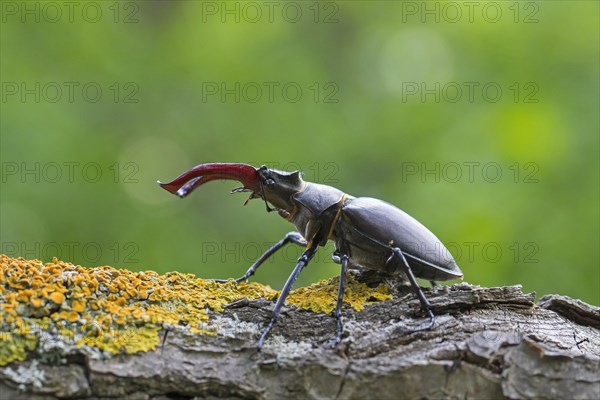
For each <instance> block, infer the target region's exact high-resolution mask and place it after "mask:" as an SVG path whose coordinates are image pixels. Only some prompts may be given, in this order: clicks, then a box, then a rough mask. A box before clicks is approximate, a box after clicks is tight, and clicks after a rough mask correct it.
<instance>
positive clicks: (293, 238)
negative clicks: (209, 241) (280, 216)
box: [213, 231, 306, 283]
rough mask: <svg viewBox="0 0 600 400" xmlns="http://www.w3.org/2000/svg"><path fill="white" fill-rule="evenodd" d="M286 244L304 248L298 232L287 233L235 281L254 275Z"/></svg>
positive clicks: (303, 242)
mask: <svg viewBox="0 0 600 400" xmlns="http://www.w3.org/2000/svg"><path fill="white" fill-rule="evenodd" d="M288 243H295V244H297V245H300V246H303V247H306V240H304V238H303V237H302V235H300V234H299V233H298V232H294V231H292V232H288V233H287V234H286V235H285V236H284V237H283V239H281V240H280V241H279V242H277V243H275V244H274V245H273V246H271V247H270V248H269V249H268V250H267V251H265V252H264V254H263V255H262V256H260V257H259V258H258V260H256V261H255V262H254V264H252V265H251V266H250V268H248V271H246V273H245V274H244V275H242V276H240V277H239V278H237V279H236V280H235V281H236V282H238V283H239V282H243V281H245V280H246V279H248V278H250V277H251V276H252V275H254V274H255V273H256V270H257V269H258V267H260V266H261V265H262V263H264V262H265V261H267V259H268V258H269V257H271V256H272V255H273V254H275V252H277V250H279V249H281V248H282V247H283V246H285V245H286V244H288ZM213 280H214V281H215V282H219V283H225V282H228V281H229V280H228V279H213Z"/></svg>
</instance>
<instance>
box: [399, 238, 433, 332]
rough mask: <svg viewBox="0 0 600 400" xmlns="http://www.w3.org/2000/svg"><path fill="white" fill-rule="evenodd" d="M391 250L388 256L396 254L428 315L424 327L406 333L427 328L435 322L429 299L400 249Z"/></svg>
mask: <svg viewBox="0 0 600 400" xmlns="http://www.w3.org/2000/svg"><path fill="white" fill-rule="evenodd" d="M392 251H393V253H392V255H391V256H390V258H391V257H394V256H396V257H398V258H399V259H400V261H401V262H400V264H401V265H402V267H403V268H404V273H405V274H406V276H407V277H408V280H409V281H410V284H411V286H412V287H413V289H414V290H415V293H416V294H417V297H418V298H419V301H420V302H421V307H422V308H423V310H424V311H425V312H426V313H427V316H428V317H429V323H428V324H427V325H425V326H424V327H420V328H415V329H411V330H409V331H408V333H413V332H420V331H426V330H429V329H431V328H432V327H433V325H434V324H435V315H433V312H432V311H431V303H430V302H429V300H427V297H425V293H423V290H422V289H421V287H420V286H419V283H418V282H417V279H416V278H415V275H414V274H413V272H412V268H411V267H410V265H409V264H408V261H406V257H404V254H403V253H402V250H400V249H399V248H398V247H394V248H393V249H392Z"/></svg>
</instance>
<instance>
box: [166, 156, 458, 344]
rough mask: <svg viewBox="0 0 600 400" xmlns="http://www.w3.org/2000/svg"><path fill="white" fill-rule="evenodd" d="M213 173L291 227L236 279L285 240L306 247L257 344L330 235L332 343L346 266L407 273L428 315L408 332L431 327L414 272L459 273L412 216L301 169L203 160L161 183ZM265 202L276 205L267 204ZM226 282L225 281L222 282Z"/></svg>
mask: <svg viewBox="0 0 600 400" xmlns="http://www.w3.org/2000/svg"><path fill="white" fill-rule="evenodd" d="M217 179H221V180H222V179H228V180H237V181H240V182H241V183H242V184H243V186H241V187H238V188H235V189H233V190H232V191H231V193H237V192H250V197H249V198H248V199H247V200H246V201H245V202H244V205H246V204H247V203H248V201H249V200H251V199H258V198H260V199H262V200H264V202H265V205H266V207H267V211H269V212H271V211H277V212H278V213H279V215H280V216H281V217H283V218H285V219H286V220H288V221H289V222H291V223H293V224H294V225H295V226H296V229H297V230H298V232H294V231H292V232H289V233H288V234H286V235H285V237H284V238H283V239H282V240H280V241H279V242H277V243H276V244H275V245H273V246H272V247H271V248H270V249H269V250H267V251H266V252H265V253H264V254H263V255H262V256H261V257H259V258H258V260H256V262H254V264H252V265H251V266H250V268H249V269H248V271H247V272H246V273H245V274H244V275H243V276H241V277H240V278H238V279H236V281H237V282H241V281H244V280H246V279H248V278H249V277H250V276H252V275H254V273H255V272H256V270H257V269H258V267H260V265H261V264H262V263H263V262H264V261H265V260H266V259H268V258H269V257H270V256H271V255H273V254H274V253H275V252H276V251H277V250H279V249H281V248H282V247H283V246H285V245H286V244H288V243H295V244H298V245H300V246H304V247H306V250H305V251H304V252H303V254H302V256H301V257H300V258H299V259H298V263H297V264H296V267H295V268H294V270H293V272H292V274H291V275H290V276H289V278H288V280H287V282H286V283H285V286H284V287H283V289H282V290H281V295H280V296H279V298H278V300H277V303H276V304H275V308H274V310H273V314H272V317H271V320H270V322H269V324H268V325H267V328H266V329H265V330H264V332H263V333H262V335H261V336H260V339H259V341H258V349H259V350H260V348H261V347H262V345H263V343H264V341H265V338H266V337H267V335H268V334H269V332H270V331H271V329H272V328H273V325H274V324H275V322H276V321H277V318H278V317H279V313H280V312H281V308H282V306H283V305H284V303H285V299H286V298H287V296H288V294H289V293H290V290H291V289H292V285H293V284H294V281H295V280H296V278H297V277H298V275H299V274H300V272H301V271H302V269H304V267H306V265H307V264H308V263H309V262H310V260H311V259H312V258H313V256H314V255H315V253H316V251H317V248H318V247H319V246H324V245H325V244H326V243H327V241H328V240H333V241H334V242H335V252H334V254H333V258H334V261H336V262H337V263H339V264H341V274H340V283H339V288H338V297H337V303H336V308H335V312H334V316H335V319H336V323H337V330H336V335H335V337H334V338H333V344H334V345H335V344H338V343H339V342H340V339H341V334H342V322H341V309H342V300H343V295H344V288H345V284H346V273H347V271H348V269H349V268H351V269H362V270H367V271H369V270H371V271H380V272H383V273H387V274H392V275H398V274H404V275H405V276H406V278H408V281H409V282H410V284H411V286H412V288H413V289H414V291H415V293H416V294H417V297H418V298H419V301H420V303H421V307H422V309H423V310H424V311H425V312H426V313H427V315H428V317H429V322H428V324H427V325H426V326H424V327H422V328H418V329H413V330H411V331H410V332H416V331H421V330H427V329H430V328H431V327H432V326H433V324H434V322H435V316H434V314H433V312H432V311H431V304H430V303H429V301H428V300H427V298H426V297H425V295H424V293H423V291H422V290H421V288H420V287H419V284H418V283H417V280H416V279H415V277H418V278H422V279H427V280H429V281H431V282H432V284H435V282H436V281H446V280H451V279H462V277H463V274H462V272H461V270H460V268H459V267H458V265H457V264H456V262H455V261H454V259H453V258H452V255H451V254H450V252H449V251H448V250H447V249H446V247H445V246H444V245H443V244H442V243H441V241H440V240H439V239H438V238H437V237H436V236H435V235H434V234H433V233H431V232H430V231H429V230H428V229H427V228H425V226H423V225H422V224H421V223H420V222H418V221H417V220H416V219H414V218H413V217H411V216H410V215H408V214H407V213H405V212H404V211H402V210H400V209H399V208H397V207H395V206H393V205H391V204H389V203H387V202H385V201H382V200H378V199H373V198H369V197H358V198H356V197H353V196H350V195H348V194H346V193H344V192H342V191H340V190H338V189H336V188H333V187H331V186H326V185H321V184H318V183H311V182H305V181H304V180H302V174H301V173H300V172H299V171H295V172H291V173H288V172H283V171H278V170H274V169H270V168H268V167H266V166H264V165H263V166H261V167H260V168H255V167H253V166H251V165H247V164H240V163H208V164H200V165H197V166H196V167H194V168H192V169H190V170H189V171H186V172H184V173H183V174H181V175H180V176H179V177H177V178H176V179H175V180H173V181H172V182H169V183H161V182H160V181H159V182H158V184H159V185H160V186H161V187H162V188H164V189H165V190H167V191H169V192H171V193H173V194H176V195H177V196H179V197H181V198H183V197H185V196H187V195H188V194H190V193H191V192H192V191H193V190H194V189H196V188H197V187H199V186H201V185H203V184H205V183H206V182H210V181H213V180H217ZM269 203H270V204H271V205H272V206H273V207H274V208H272V207H270V206H269ZM219 281H220V282H225V281H224V280H219Z"/></svg>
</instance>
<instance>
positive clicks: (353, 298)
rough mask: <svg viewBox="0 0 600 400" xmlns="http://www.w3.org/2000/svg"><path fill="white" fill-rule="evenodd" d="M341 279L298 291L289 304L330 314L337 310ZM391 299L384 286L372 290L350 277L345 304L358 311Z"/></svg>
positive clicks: (289, 299) (345, 293) (291, 297)
mask: <svg viewBox="0 0 600 400" xmlns="http://www.w3.org/2000/svg"><path fill="white" fill-rule="evenodd" d="M339 279H340V278H339V277H335V278H332V279H328V280H323V281H319V282H317V283H314V284H312V285H310V286H307V287H304V288H299V289H296V290H294V291H292V292H291V293H290V295H289V296H288V298H287V302H288V303H290V304H294V305H296V306H298V307H300V308H304V309H305V310H311V311H314V312H323V313H326V314H329V313H331V312H332V311H333V310H334V309H335V305H336V302H337V293H338V287H339V282H340V281H339ZM391 298H392V296H391V295H390V294H389V292H388V290H387V287H385V286H383V285H382V286H379V287H377V288H376V289H372V288H370V287H368V286H367V285H365V284H364V283H360V282H357V281H356V279H354V277H353V276H352V275H348V277H347V282H346V290H345V291H344V303H348V304H350V306H351V307H352V308H354V309H355V310H356V311H361V310H362V309H363V307H364V305H365V304H369V303H373V302H377V301H384V300H389V299H391Z"/></svg>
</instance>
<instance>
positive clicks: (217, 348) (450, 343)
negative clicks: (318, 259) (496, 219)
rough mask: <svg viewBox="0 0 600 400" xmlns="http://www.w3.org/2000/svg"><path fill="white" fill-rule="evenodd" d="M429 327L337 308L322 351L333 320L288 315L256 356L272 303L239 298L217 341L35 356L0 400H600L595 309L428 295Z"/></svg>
mask: <svg viewBox="0 0 600 400" xmlns="http://www.w3.org/2000/svg"><path fill="white" fill-rule="evenodd" d="M426 294H427V296H428V298H429V299H430V301H431V303H432V305H433V309H434V312H435V314H436V315H437V320H436V324H435V326H434V328H433V329H431V330H429V331H425V332H418V333H407V332H406V330H407V329H409V328H410V327H414V326H416V325H418V324H419V323H422V322H424V319H423V317H422V315H421V314H420V311H419V303H418V301H417V300H416V298H415V296H414V295H413V294H412V293H410V291H408V290H407V291H406V292H404V293H401V296H399V297H396V298H395V299H394V300H389V301H385V302H382V303H377V304H373V305H370V306H367V307H365V309H364V310H363V311H361V312H355V311H353V310H344V321H345V329H344V340H343V342H342V344H341V345H340V346H339V347H338V348H336V349H331V348H330V347H329V346H328V344H327V340H328V339H329V338H330V337H331V336H332V334H333V333H334V330H335V323H334V320H333V318H332V317H331V316H328V315H324V314H316V313H312V312H309V311H304V310H300V309H298V308H295V307H286V309H285V311H284V312H283V314H282V317H281V319H280V321H279V322H278V323H277V324H276V327H275V329H274V331H273V335H272V336H271V339H270V340H268V341H267V343H266V345H265V347H264V348H263V351H262V352H261V353H257V352H256V349H255V345H256V339H257V333H258V332H259V331H260V329H261V328H262V326H264V323H265V322H267V321H268V319H269V317H270V312H271V310H272V308H273V303H272V302H269V301H266V300H256V301H238V302H235V303H234V304H232V305H231V306H230V307H228V308H227V309H226V311H225V312H224V313H215V314H214V321H215V324H216V325H217V326H218V334H217V335H214V336H209V335H200V334H198V335H193V336H190V335H187V336H186V335H184V334H182V333H181V332H180V331H178V330H177V329H173V330H169V331H168V332H167V331H164V332H163V336H162V337H163V341H162V343H161V345H160V346H159V348H158V349H157V350H155V351H151V352H148V353H142V354H135V355H120V356H115V357H113V358H110V359H107V360H92V359H87V358H86V357H85V356H77V355H75V356H74V355H70V356H69V357H68V358H67V362H66V363H65V364H58V365H47V364H42V363H41V362H38V360H35V359H29V360H27V361H25V362H21V363H13V364H11V365H8V366H6V367H3V368H0V378H1V380H2V381H1V382H0V398H1V399H2V400H5V399H17V398H22V399H41V398H119V399H123V398H129V399H185V398H191V397H195V396H197V397H201V398H262V399H281V398H309V399H320V398H325V399H336V398H339V399H366V398H371V399H401V398H410V399H414V398H478V399H482V398H485V399H491V398H556V399H566V398H568V399H599V398H600V365H599V360H600V331H599V329H600V311H599V308H598V307H593V306H590V305H588V304H585V303H583V302H581V301H579V300H573V299H570V298H567V297H564V296H556V295H550V296H544V297H543V298H541V299H540V300H539V301H538V303H537V304H535V303H534V298H535V294H533V293H530V294H524V293H522V291H521V288H520V287H519V286H511V287H499V288H481V287H477V286H471V285H468V284H459V285H454V286H451V287H437V288H432V289H427V290H426Z"/></svg>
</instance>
